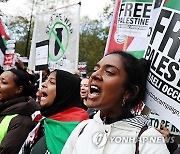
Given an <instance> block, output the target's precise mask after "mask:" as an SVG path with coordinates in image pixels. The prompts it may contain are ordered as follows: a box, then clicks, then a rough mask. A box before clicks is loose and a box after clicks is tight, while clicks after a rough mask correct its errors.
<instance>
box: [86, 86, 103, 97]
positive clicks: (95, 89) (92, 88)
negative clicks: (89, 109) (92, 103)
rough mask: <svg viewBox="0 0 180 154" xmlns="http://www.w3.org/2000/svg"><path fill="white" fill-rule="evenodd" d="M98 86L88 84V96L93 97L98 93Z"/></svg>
mask: <svg viewBox="0 0 180 154" xmlns="http://www.w3.org/2000/svg"><path fill="white" fill-rule="evenodd" d="M100 92H101V90H100V88H99V87H97V86H95V85H91V86H90V93H89V95H88V97H89V98H94V97H97V96H99V95H100Z"/></svg>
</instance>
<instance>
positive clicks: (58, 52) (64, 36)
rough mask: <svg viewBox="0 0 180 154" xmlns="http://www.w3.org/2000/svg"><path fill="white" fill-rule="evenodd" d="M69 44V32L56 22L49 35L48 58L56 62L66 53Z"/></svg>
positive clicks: (63, 25) (65, 27) (64, 26)
mask: <svg viewBox="0 0 180 154" xmlns="http://www.w3.org/2000/svg"><path fill="white" fill-rule="evenodd" d="M68 43H69V30H68V28H67V26H66V25H65V24H63V23H62V22H56V23H55V24H54V25H53V27H52V28H51V30H50V33H49V58H50V60H51V61H54V62H56V61H58V60H59V59H60V58H61V57H62V56H63V55H64V54H65V52H66V49H67V47H68Z"/></svg>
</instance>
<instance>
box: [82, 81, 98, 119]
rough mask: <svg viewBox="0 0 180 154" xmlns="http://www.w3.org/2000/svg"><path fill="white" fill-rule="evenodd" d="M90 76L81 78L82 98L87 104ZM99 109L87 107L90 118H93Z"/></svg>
mask: <svg viewBox="0 0 180 154" xmlns="http://www.w3.org/2000/svg"><path fill="white" fill-rule="evenodd" d="M88 81H89V79H88V78H83V79H82V80H81V84H80V87H81V88H80V95H81V98H82V101H83V103H84V104H85V105H86V101H87V96H88ZM96 112H97V110H96V109H88V108H87V113H88V115H89V118H93V116H94V115H95V114H96Z"/></svg>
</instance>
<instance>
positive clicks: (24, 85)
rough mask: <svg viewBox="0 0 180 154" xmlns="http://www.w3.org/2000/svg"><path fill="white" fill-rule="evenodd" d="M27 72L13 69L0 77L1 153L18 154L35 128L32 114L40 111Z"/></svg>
mask: <svg viewBox="0 0 180 154" xmlns="http://www.w3.org/2000/svg"><path fill="white" fill-rule="evenodd" d="M30 89H31V85H30V83H29V78H28V74H27V72H25V71H23V70H17V69H11V70H8V71H5V72H3V73H2V74H1V76H0V153H1V154H15V153H18V152H19V150H20V148H21V146H22V144H23V143H24V141H25V139H26V138H27V136H28V134H29V132H30V131H31V130H32V129H33V128H34V127H35V122H33V121H32V119H31V114H32V113H34V112H35V111H36V110H39V109H40V106H39V104H38V103H36V102H35V100H34V99H32V98H31V97H30V96H31V95H32V94H33V92H32V91H31V90H30Z"/></svg>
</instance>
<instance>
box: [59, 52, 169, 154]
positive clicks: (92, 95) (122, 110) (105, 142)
mask: <svg viewBox="0 0 180 154" xmlns="http://www.w3.org/2000/svg"><path fill="white" fill-rule="evenodd" d="M149 65H150V63H149V62H148V61H146V60H145V59H140V60H138V59H136V58H135V57H133V56H132V55H130V54H128V53H126V52H122V51H115V52H112V53H110V54H108V55H106V56H104V57H103V58H102V59H101V60H100V61H99V62H98V63H97V64H96V65H95V67H94V71H93V73H92V75H91V77H90V79H89V84H88V87H89V93H88V98H87V103H86V105H87V106H88V107H89V108H96V109H99V111H98V112H97V113H96V114H95V115H94V117H93V119H89V120H85V121H83V122H82V123H80V124H79V125H78V126H77V127H76V128H75V129H74V130H73V132H72V133H71V135H70V136H69V138H68V140H67V142H66V144H65V146H64V148H63V150H62V154H139V153H140V154H169V151H168V149H167V147H166V144H165V142H164V138H163V136H162V135H161V133H159V132H158V131H157V130H156V129H155V128H147V122H148V117H147V116H146V115H137V116H136V115H133V114H132V112H131V110H132V109H133V108H134V107H135V106H136V105H138V104H139V103H140V102H141V101H142V100H144V98H145V94H146V78H147V75H148V70H149ZM152 139H155V140H152ZM82 145H86V146H82Z"/></svg>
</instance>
